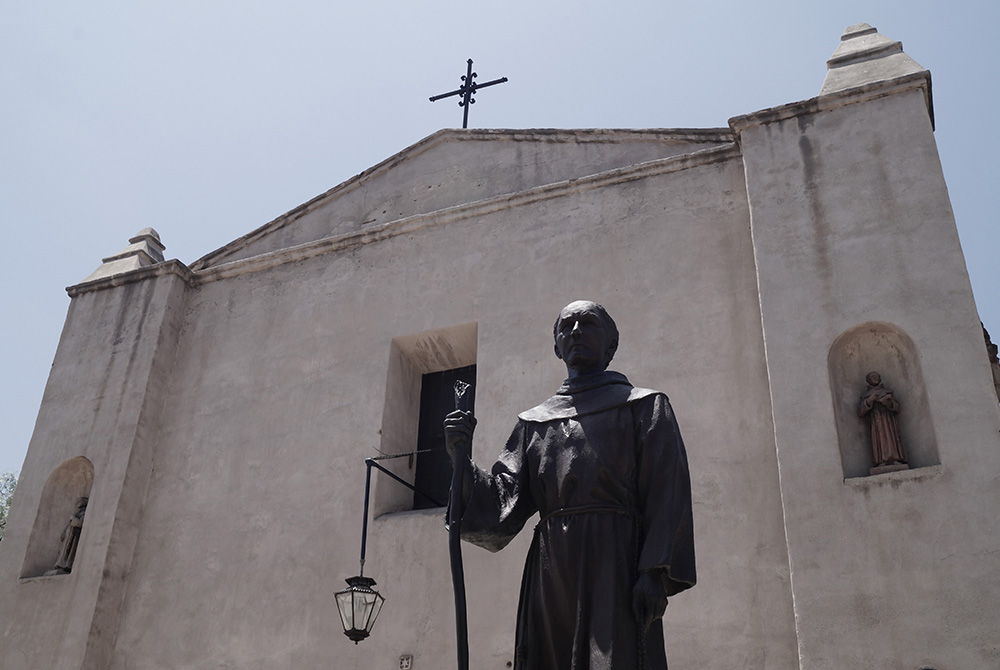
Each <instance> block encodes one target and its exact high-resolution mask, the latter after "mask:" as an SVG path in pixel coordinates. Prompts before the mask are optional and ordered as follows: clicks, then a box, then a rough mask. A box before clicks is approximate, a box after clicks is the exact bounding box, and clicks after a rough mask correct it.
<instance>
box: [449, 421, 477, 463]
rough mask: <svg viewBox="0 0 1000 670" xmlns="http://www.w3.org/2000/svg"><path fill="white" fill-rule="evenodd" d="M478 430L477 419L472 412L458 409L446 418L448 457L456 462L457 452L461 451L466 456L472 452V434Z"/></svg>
mask: <svg viewBox="0 0 1000 670" xmlns="http://www.w3.org/2000/svg"><path fill="white" fill-rule="evenodd" d="M475 430H476V417H474V416H473V415H472V412H463V411H462V410H460V409H456V410H455V411H454V412H452V413H451V414H449V415H448V416H446V417H445V418H444V442H445V447H446V448H447V449H448V456H449V457H450V458H451V460H452V461H454V460H455V450H456V449H460V450H462V451H464V452H465V453H466V454H470V452H471V451H472V433H473V432H474V431H475Z"/></svg>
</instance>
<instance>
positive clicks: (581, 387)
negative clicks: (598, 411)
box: [556, 370, 632, 395]
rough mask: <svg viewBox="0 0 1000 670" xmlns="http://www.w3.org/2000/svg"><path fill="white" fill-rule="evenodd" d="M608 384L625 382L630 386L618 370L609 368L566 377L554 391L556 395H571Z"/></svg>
mask: <svg viewBox="0 0 1000 670" xmlns="http://www.w3.org/2000/svg"><path fill="white" fill-rule="evenodd" d="M608 384H625V385H626V386H631V385H632V384H630V383H629V381H628V378H627V377H626V376H625V375H623V374H622V373H620V372H613V371H611V370H604V371H603V372H595V373H593V374H590V375H583V376H582V377H571V378H569V379H566V380H565V381H564V382H563V383H562V386H560V387H559V390H558V391H556V395H573V394H575V393H582V392H584V391H589V390H590V389H594V388H597V387H598V386H606V385H608Z"/></svg>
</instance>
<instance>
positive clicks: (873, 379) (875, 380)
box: [865, 372, 882, 386]
mask: <svg viewBox="0 0 1000 670" xmlns="http://www.w3.org/2000/svg"><path fill="white" fill-rule="evenodd" d="M865 381H867V382H868V383H869V384H870V385H872V386H878V385H879V384H881V383H882V375H880V374H879V373H877V372H869V373H868V376H867V377H866V378H865Z"/></svg>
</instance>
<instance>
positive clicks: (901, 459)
mask: <svg viewBox="0 0 1000 670" xmlns="http://www.w3.org/2000/svg"><path fill="white" fill-rule="evenodd" d="M885 396H888V397H889V404H888V406H886V405H884V404H882V403H881V402H879V399H880V398H883V397H885ZM898 413H899V403H898V402H897V401H896V399H895V397H893V395H892V392H891V391H888V390H887V389H886V388H885V387H884V386H883V385H882V384H878V385H876V386H869V387H868V390H866V391H865V393H864V394H863V395H862V396H861V401H860V402H859V403H858V415H859V416H862V417H864V416H869V415H870V417H871V438H872V461H873V462H874V463H875V467H878V466H880V465H891V464H893V463H906V452H904V451H903V440H902V439H901V438H900V436H899V423H898V422H897V421H896V414H898Z"/></svg>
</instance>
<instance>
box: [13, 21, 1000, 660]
mask: <svg viewBox="0 0 1000 670" xmlns="http://www.w3.org/2000/svg"><path fill="white" fill-rule="evenodd" d="M163 249H164V247H163V245H162V243H161V241H160V238H159V235H158V234H157V233H156V232H155V231H153V230H151V229H146V230H144V231H140V233H139V234H137V235H136V237H134V238H132V239H131V240H130V241H129V246H128V247H126V248H125V249H124V250H122V251H121V252H120V253H118V254H115V255H113V256H109V257H108V258H107V259H105V260H104V263H103V264H102V265H101V266H100V267H99V268H98V269H97V270H96V271H95V273H94V274H93V275H91V276H90V277H88V278H87V279H86V280H85V281H83V282H82V283H80V284H78V285H76V286H73V287H71V288H70V289H68V290H69V293H70V295H71V297H72V301H71V304H70V308H69V313H68V315H67V320H66V325H65V327H64V330H63V334H62V338H61V340H60V344H59V348H58V351H57V353H56V357H55V361H54V364H53V367H52V371H51V374H50V377H49V381H48V384H47V386H46V390H45V394H44V397H43V400H42V405H41V408H40V410H39V416H38V420H37V424H36V428H35V433H34V435H33V437H32V441H31V444H30V447H29V450H28V455H27V457H26V460H25V463H24V466H23V468H22V474H21V480H20V482H19V484H18V487H17V491H16V494H15V499H14V501H13V506H12V510H11V515H10V517H9V520H8V524H7V530H6V534H5V536H4V539H3V542H2V543H0V667H3V668H5V669H7V670H27V669H33V670H34V669H41V668H45V669H50V668H51V669H56V670H77V669H79V668H87V669H95V670H96V669H98V668H101V669H103V668H112V669H114V670H143V669H161V668H171V669H180V668H192V669H194V668H199V669H200V668H214V667H219V668H223V667H231V668H246V669H258V668H260V669H264V668H276V667H289V668H291V667H295V668H319V667H326V668H331V667H332V668H344V669H347V668H366V669H367V668H372V669H374V668H396V667H400V662H401V661H400V659H401V658H405V657H409V658H408V659H407V662H408V663H409V664H410V665H411V667H413V668H415V669H417V670H422V669H439V668H445V667H450V666H452V665H453V664H454V654H455V641H454V613H453V610H452V594H451V581H450V572H449V567H448V554H447V541H446V535H447V534H446V531H445V529H444V523H443V518H444V513H443V509H441V508H440V507H437V506H434V505H431V506H427V505H422V504H419V503H417V501H416V499H415V497H414V494H413V493H412V492H411V491H410V490H409V489H407V488H405V487H403V486H402V485H400V484H399V483H398V482H396V481H394V480H393V479H392V478H390V477H389V476H387V475H385V474H383V473H380V472H379V473H376V474H375V475H374V476H373V487H372V491H371V509H370V513H369V518H368V519H367V556H366V562H365V564H364V573H365V575H366V576H370V577H372V578H374V579H375V580H376V581H377V586H376V589H377V590H379V591H380V592H381V593H382V595H384V596H385V599H386V603H385V606H384V607H383V609H382V612H381V614H380V616H379V619H378V621H377V622H376V624H375V627H374V630H373V632H372V634H371V636H370V637H369V638H368V639H366V640H364V641H362V642H361V643H360V644H358V645H354V644H352V643H351V642H350V641H349V640H348V639H347V638H346V637H344V635H343V634H342V628H341V623H340V618H339V615H338V611H337V606H336V603H335V599H334V593H335V592H337V591H340V590H342V589H343V588H344V579H345V578H347V577H350V576H352V575H355V574H357V572H358V567H359V566H358V554H359V543H360V540H361V534H362V520H363V516H362V510H363V503H364V498H365V459H367V458H373V457H381V456H390V455H399V454H402V455H403V456H401V457H399V458H385V459H383V460H380V461H379V463H380V464H381V465H383V466H384V467H385V468H386V469H388V470H391V471H392V472H393V473H395V475H397V476H398V477H400V478H401V479H403V480H405V481H408V482H413V481H415V478H418V476H419V475H418V471H419V470H420V469H421V468H423V470H424V472H425V473H426V472H427V471H429V470H430V469H431V468H432V467H437V466H436V465H433V460H432V456H433V452H423V451H421V453H416V454H412V453H411V452H414V451H416V450H417V446H418V443H420V441H421V439H423V437H424V436H423V432H424V428H423V427H422V425H421V405H422V403H421V389H422V387H423V386H426V385H427V384H429V383H431V382H430V381H428V380H429V379H430V378H431V377H432V376H433V375H436V374H438V373H442V372H446V371H453V370H460V369H461V370H466V371H468V370H471V374H472V375H473V377H474V380H475V410H476V415H477V417H478V422H479V423H478V427H477V429H476V441H475V445H474V454H473V456H474V458H475V460H476V461H477V462H478V463H479V464H480V465H483V466H486V467H488V466H489V464H490V463H492V461H493V459H494V458H495V457H496V455H497V453H498V452H499V451H500V449H501V448H502V447H503V444H504V441H505V439H506V437H507V435H508V433H509V432H510V429H511V428H512V427H513V425H514V422H515V420H516V416H517V414H518V412H521V411H523V410H525V409H527V408H529V407H532V406H534V405H537V404H538V403H539V402H541V401H543V400H544V399H545V398H547V397H548V396H550V395H551V394H552V393H553V392H554V391H555V389H556V388H557V387H558V386H559V385H560V383H561V382H562V378H563V373H564V368H563V366H562V364H561V363H560V361H558V360H556V358H555V357H554V356H553V352H552V339H551V338H552V333H551V326H552V322H553V321H554V319H555V317H556V315H557V314H558V311H559V309H560V308H561V307H563V306H564V305H566V304H567V303H569V302H571V301H573V300H576V299H589V300H595V301H597V302H599V303H601V304H603V305H604V306H605V307H606V308H607V309H608V311H609V312H610V313H611V315H612V316H613V317H614V319H615V320H616V321H617V323H618V326H619V328H620V330H621V344H620V347H619V350H618V354H617V356H616V358H615V361H614V363H613V368H614V369H616V370H618V371H620V372H623V373H624V374H626V375H627V376H628V377H629V379H630V380H631V382H632V383H633V384H635V385H636V386H642V387H649V388H655V389H659V390H662V391H664V392H666V393H667V394H668V395H669V397H670V400H671V403H672V405H673V407H674V409H675V410H676V413H677V417H678V421H679V424H680V428H681V431H682V433H683V436H684V441H685V443H686V445H687V450H688V458H689V462H690V469H691V475H692V495H693V502H694V524H695V543H696V552H697V566H698V578H699V583H698V585H697V586H696V587H695V588H694V589H692V590H690V591H687V592H685V593H683V594H681V595H679V596H677V597H676V598H675V599H673V600H672V601H671V603H670V606H669V607H668V608H667V612H666V615H665V618H664V630H665V637H666V648H667V658H668V660H669V662H670V664H671V667H676V668H705V667H707V668H753V669H755V670H758V669H759V670H793V669H800V670H821V669H825V668H833V667H858V668H887V669H893V670H896V669H898V670H916V669H918V668H933V669H937V670H945V669H946V668H962V669H971V670H979V669H981V670H989V669H990V668H996V667H1000V633H998V631H1000V625H998V624H1000V621H998V618H1000V616H998V614H997V613H998V612H1000V590H998V589H997V588H996V579H997V575H998V574H1000V514H998V513H997V512H998V510H1000V487H997V485H996V481H997V478H998V477H1000V408H998V404H997V396H996V393H995V391H994V386H993V380H992V376H991V369H990V363H989V358H988V355H987V351H986V347H985V344H984V340H983V334H982V328H981V325H980V322H979V318H978V315H977V311H976V306H975V303H974V301H973V297H972V290H971V286H970V283H969V278H968V274H967V272H966V270H965V263H964V258H963V256H962V251H961V248H960V245H959V239H958V234H957V231H956V227H955V221H954V216H953V214H952V210H951V206H950V203H949V200H948V193H947V188H946V185H945V182H944V178H943V174H942V170H941V165H940V161H939V158H938V153H937V149H936V146H935V141H934V131H933V106H932V99H931V79H930V73H929V72H928V71H927V70H925V69H923V68H922V67H921V66H920V65H918V64H917V63H916V62H914V61H913V60H912V59H911V58H909V57H908V56H907V55H906V54H905V53H904V52H903V51H902V48H901V45H900V43H899V42H895V41H893V40H891V39H889V38H886V37H884V36H882V35H880V34H879V33H877V32H876V31H875V29H874V28H871V27H869V26H867V25H865V24H859V25H857V26H852V27H850V28H848V30H847V32H846V33H845V34H844V35H843V37H842V39H841V42H840V45H839V47H838V48H837V50H836V52H835V53H834V55H833V56H832V57H831V59H830V60H829V61H828V74H827V77H826V80H825V81H824V83H823V86H822V89H821V91H820V94H819V95H818V96H817V97H815V98H812V99H809V100H804V101H800V102H795V103H791V104H788V105H783V106H780V107H776V108H772V109H767V110H763V111H760V112H756V113H752V114H746V115H742V116H737V117H735V118H733V119H731V120H730V123H729V127H728V128H718V129H707V130H706V129H699V130H690V129H688V130H443V131H440V132H438V133H435V134H434V135H431V136H430V137H428V138H426V139H424V140H423V141H421V142H419V143H417V144H416V145H413V146H411V147H409V148H407V149H405V150H403V151H402V152H400V153H399V154H397V155H396V156H393V157H392V158H390V159H388V160H386V161H384V162H383V163H381V164H379V165H376V166H374V167H373V168H371V169H369V170H367V171H365V172H363V173H361V174H359V175H358V176H356V177H354V178H352V179H350V180H348V181H347V182H345V183H343V184H341V185H339V186H337V187H335V188H333V189H331V190H330V191H328V192H327V193H324V194H322V195H320V196H318V197H317V198H315V199H313V200H311V201H309V202H307V203H305V204H303V205H301V206H300V207H298V208H296V209H294V210H292V211H290V212H289V213H287V214H285V215H284V216H282V217H279V218H278V219H276V220H275V221H272V222H271V223H269V224H267V225H265V226H263V227H261V228H259V229H258V230H255V231H253V232H251V233H249V234H247V235H246V236H244V237H242V238H240V239H238V240H235V241H233V242H231V243H230V244H228V245H226V246H225V247H223V248H221V249H218V250H216V251H214V252H212V253H210V254H208V255H207V256H205V257H203V258H202V259H200V260H198V261H197V262H195V263H192V264H190V265H185V264H183V263H181V262H179V261H177V260H164V256H163ZM471 366H475V367H474V368H473V367H471ZM872 371H877V372H878V373H879V375H880V378H881V382H882V383H883V384H884V386H885V387H886V388H887V389H889V390H891V392H892V394H893V396H894V398H895V400H896V401H897V403H898V412H893V413H892V417H891V419H892V420H893V421H894V422H895V430H897V431H898V435H899V439H900V442H901V444H902V448H903V450H904V451H905V460H906V463H905V466H903V465H902V464H899V463H894V464H891V465H895V466H897V467H884V466H885V464H880V463H876V462H873V460H872V447H871V432H872V431H871V423H870V421H871V419H870V417H869V416H859V399H860V398H861V396H862V394H864V393H866V388H867V384H866V376H868V375H869V373H870V372H872ZM463 374H466V373H463ZM880 466H881V467H880ZM432 479H433V477H432ZM81 498H87V502H86V503H85V513H84V512H82V511H79V510H80V508H79V500H80V499H81ZM77 516H79V517H81V518H82V524H78V526H77V527H76V528H77V531H76V533H75V535H74V534H73V533H71V534H70V540H66V539H65V538H66V535H65V534H64V531H65V530H67V528H70V527H71V526H70V525H69V522H70V521H71V519H72V518H76V517H77ZM530 523H531V522H529V524H530ZM61 537H62V538H64V539H60V538H61ZM74 538H75V539H74ZM529 541H530V529H525V530H524V531H523V532H522V533H521V535H520V536H519V537H518V538H517V539H515V541H514V542H513V543H512V544H511V545H510V546H508V547H507V548H506V549H504V550H503V551H502V552H499V553H496V554H491V553H489V552H486V551H484V550H481V549H478V548H476V547H472V546H466V547H465V549H464V553H465V576H466V583H467V588H468V600H469V630H470V649H471V659H472V662H471V666H472V667H474V668H477V669H478V668H497V669H498V670H499V669H502V668H507V667H511V665H510V664H511V663H512V662H513V634H514V623H515V613H516V607H517V598H518V588H519V582H520V576H521V567H522V562H523V559H524V555H525V553H526V551H527V548H528V543H529ZM67 552H69V553H67ZM70 553H71V554H72V556H69V554H70ZM67 557H69V558H68V559H67ZM64 559H66V560H68V561H69V568H66V567H65V563H66V560H64ZM57 563H59V564H60V565H63V566H64V568H63V569H60V570H55V569H54V568H55V566H56V564H57Z"/></svg>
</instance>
